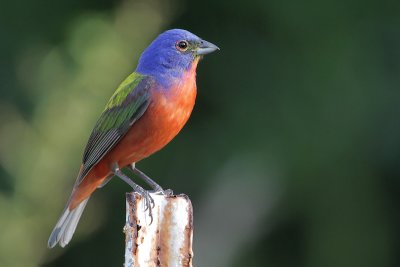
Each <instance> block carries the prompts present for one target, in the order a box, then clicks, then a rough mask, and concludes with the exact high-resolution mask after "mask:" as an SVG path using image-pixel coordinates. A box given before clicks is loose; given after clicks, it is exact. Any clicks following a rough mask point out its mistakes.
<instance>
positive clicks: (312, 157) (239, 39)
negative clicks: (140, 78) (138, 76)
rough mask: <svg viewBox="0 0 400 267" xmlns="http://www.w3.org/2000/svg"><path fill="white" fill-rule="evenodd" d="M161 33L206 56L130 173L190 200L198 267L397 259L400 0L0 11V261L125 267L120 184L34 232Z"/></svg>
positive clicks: (46, 5) (362, 266)
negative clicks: (185, 112) (163, 143)
mask: <svg viewBox="0 0 400 267" xmlns="http://www.w3.org/2000/svg"><path fill="white" fill-rule="evenodd" d="M175 27H179V28H185V29H188V30H190V31H192V32H194V33H196V34H197V35H199V36H201V37H203V38H205V39H206V40H209V41H211V42H213V43H215V44H217V45H218V46H220V48H221V51H220V52H218V53H215V54H212V55H210V56H207V57H206V58H205V59H204V60H203V61H202V62H201V64H200V65H199V69H198V100H197V104H196V107H195V110H194V113H193V115H192V117H191V119H190V121H189V123H188V125H187V126H186V127H185V128H184V130H183V131H182V132H181V134H180V135H179V136H178V137H177V138H176V139H175V140H174V141H173V142H172V143H171V144H170V145H168V146H167V147H166V148H165V149H164V150H162V151H161V152H159V153H158V154H156V155H154V156H152V157H151V158H149V159H147V160H145V161H143V162H141V163H139V164H138V166H139V167H140V168H141V169H142V170H143V171H145V172H146V173H148V174H149V175H150V176H151V177H153V178H155V179H156V180H157V181H159V183H160V184H161V185H163V186H164V187H167V188H172V189H174V191H175V192H176V193H186V194H188V195H189V196H190V197H191V199H192V202H193V205H194V211H195V235H194V238H195V244H194V252H195V258H194V263H195V266H197V267H205V266H207V267H214V266H215V267H228V266H229V267H232V266H237V267H242V266H271V267H272V266H274V267H292V266H313V267H321V266H324V267H338V266H351V267H358V266H359V267H367V266H374V267H375V266H384V267H386V266H388V267H391V266H400V230H399V225H400V216H399V214H400V211H399V209H398V203H399V201H400V105H399V99H400V2H399V1H369V0H353V1H337V0H335V1H334V0H328V1H277V0H258V1H238V0H232V1H215V0H202V1H183V0H174V1H165V0H151V1H144V0H143V1H141V0H118V1H107V0H84V1H81V0H58V1H52V0H39V1H29V0H19V1H14V0H2V1H1V2H0V59H1V60H0V266H4V267H14V266H15V267H20V266H21V267H22V266H23V267H27V266H43V267H52V266H59V267H62V266H77V267H78V266H97V267H101V266H122V263H123V256H124V252H123V250H124V235H123V233H122V227H123V225H124V214H125V197H124V193H125V192H126V191H129V188H128V187H127V186H126V185H125V184H123V183H122V182H121V181H119V180H114V181H112V182H111V183H109V184H108V185H107V187H106V188H105V189H103V190H99V191H97V192H96V193H95V195H94V197H93V198H92V199H91V201H90V202H89V205H88V207H87V208H86V211H85V213H84V215H83V218H82V220H81V223H80V225H79V226H78V230H77V233H76V234H75V236H74V238H73V240H72V243H71V244H70V245H69V246H68V247H66V248H64V249H60V248H56V249H53V250H48V249H47V247H46V244H47V238H48V236H49V234H50V232H51V230H52V228H53V226H54V224H55V222H56V220H57V219H58V216H59V215H60V213H61V211H62V209H63V206H64V204H65V202H66V200H67V198H68V196H69V193H70V190H71V188H72V185H73V183H74V181H75V177H76V174H77V171H78V168H79V163H80V160H81V155H82V151H83V148H84V146H85V143H86V141H87V138H88V136H89V134H90V131H91V129H92V127H93V125H94V123H95V121H96V118H97V116H98V115H99V114H100V112H101V111H102V109H103V107H104V105H105V103H106V101H107V100H108V98H109V96H110V95H111V94H112V92H113V91H114V90H115V88H116V86H117V85H118V84H119V82H120V81H121V80H122V79H123V78H124V77H126V76H127V75H128V74H129V73H130V72H132V71H133V70H134V68H135V66H136V62H137V59H138V57H139V56H140V52H141V51H142V50H143V49H144V48H145V47H146V46H147V45H148V44H149V42H150V41H151V40H152V39H153V38H155V37H156V36H157V35H158V34H159V33H160V32H162V31H164V30H166V29H169V28H175Z"/></svg>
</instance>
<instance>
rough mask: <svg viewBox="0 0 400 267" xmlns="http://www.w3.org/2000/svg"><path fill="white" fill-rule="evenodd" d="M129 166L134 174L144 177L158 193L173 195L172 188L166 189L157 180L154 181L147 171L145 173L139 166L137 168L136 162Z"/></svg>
mask: <svg viewBox="0 0 400 267" xmlns="http://www.w3.org/2000/svg"><path fill="white" fill-rule="evenodd" d="M129 168H130V169H131V170H132V172H133V173H134V174H136V175H137V176H139V178H140V179H142V180H143V181H145V182H146V183H147V184H148V185H149V186H150V187H151V188H153V190H154V191H155V192H156V193H161V194H163V195H167V196H171V195H173V192H172V190H171V189H167V190H164V189H163V188H162V187H161V186H160V185H159V184H157V183H156V182H154V181H153V179H151V178H150V177H149V176H147V175H146V174H145V173H143V172H142V171H140V170H139V169H138V168H136V165H135V163H132V164H131V165H130V166H129Z"/></svg>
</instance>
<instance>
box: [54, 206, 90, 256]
mask: <svg viewBox="0 0 400 267" xmlns="http://www.w3.org/2000/svg"><path fill="white" fill-rule="evenodd" d="M88 200H89V198H87V199H85V200H83V201H82V202H81V203H79V205H78V206H77V207H76V208H74V209H73V210H70V209H69V207H68V206H69V205H67V207H66V208H65V210H64V212H63V214H62V215H61V217H60V219H59V220H58V222H57V224H56V226H55V227H54V230H53V232H51V235H50V238H49V241H48V243H47V246H48V247H49V248H53V247H54V246H55V245H57V243H60V246H61V247H65V246H66V245H67V244H68V243H69V241H71V238H72V236H73V235H74V232H75V229H76V226H77V225H78V222H79V219H80V218H81V215H82V212H83V210H84V209H85V206H86V203H87V202H88Z"/></svg>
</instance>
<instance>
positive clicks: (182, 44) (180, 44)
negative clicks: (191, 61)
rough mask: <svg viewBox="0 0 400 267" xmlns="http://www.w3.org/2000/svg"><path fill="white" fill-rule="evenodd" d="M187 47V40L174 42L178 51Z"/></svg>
mask: <svg viewBox="0 0 400 267" xmlns="http://www.w3.org/2000/svg"><path fill="white" fill-rule="evenodd" d="M188 47H189V43H188V42H187V41H184V40H183V41H178V42H177V43H176V48H177V49H178V50H180V51H186V50H187V49H188Z"/></svg>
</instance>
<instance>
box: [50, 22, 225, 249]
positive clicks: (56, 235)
mask: <svg viewBox="0 0 400 267" xmlns="http://www.w3.org/2000/svg"><path fill="white" fill-rule="evenodd" d="M218 49H219V48H218V47H217V46H215V45H214V44H212V43H210V42H207V41H205V40H202V39H201V38H199V37H197V36H196V35H194V34H192V33H190V32H188V31H186V30H181V29H173V30H168V31H166V32H164V33H162V34H160V35H159V36H158V37H157V38H156V39H155V40H154V41H153V42H152V43H151V44H150V45H149V46H148V47H147V48H146V49H145V50H144V52H143V53H142V55H141V57H140V59H139V62H138V65H137V68H136V70H135V72H133V73H132V74H130V75H129V76H128V77H127V78H126V79H125V80H124V81H123V82H122V83H121V84H120V85H119V87H118V88H117V90H116V91H115V93H114V94H113V95H112V96H111V98H110V100H109V101H108V103H107V105H106V107H105V109H104V111H103V112H102V114H101V115H100V118H99V119H98V120H97V123H96V125H95V126H94V129H93V131H92V133H91V135H90V137H89V140H88V142H87V145H86V148H85V151H84V153H83V159H82V164H81V167H80V171H79V174H78V177H77V180H76V182H75V185H74V188H73V190H72V193H71V196H70V198H69V200H68V202H67V205H66V207H65V209H64V211H63V213H62V215H61V217H60V219H59V220H58V222H57V224H56V226H55V228H54V230H53V232H52V233H51V235H50V238H49V241H48V247H49V248H52V247H54V246H55V245H56V244H57V243H59V244H60V246H61V247H64V246H65V245H67V244H68V243H69V241H70V240H71V238H72V236H73V234H74V232H75V229H76V226H77V224H78V221H79V218H80V217H81V215H82V212H83V210H84V208H85V206H86V203H87V202H88V200H89V198H90V195H91V194H92V193H93V192H94V191H95V190H96V189H97V188H100V187H102V186H103V185H105V184H106V183H107V182H108V181H109V180H110V179H111V177H113V176H116V177H119V178H121V179H122V180H124V181H125V182H127V183H128V184H129V185H131V186H132V188H133V190H134V191H136V192H138V193H139V194H141V195H142V196H143V197H144V200H145V203H146V209H148V210H149V213H150V214H151V207H152V198H151V196H150V195H149V192H148V191H146V190H145V189H143V188H142V187H140V186H139V185H137V184H135V183H134V182H133V181H132V180H131V179H130V178H129V177H128V176H126V175H125V174H124V173H123V172H122V171H121V169H122V168H124V167H128V168H130V169H131V170H132V171H133V173H134V174H136V175H137V176H139V177H140V178H142V179H143V180H144V181H145V182H147V183H148V184H149V185H150V186H151V187H152V188H153V189H154V190H155V191H156V192H160V193H162V194H165V193H166V191H164V190H163V189H162V188H161V186H159V185H158V184H157V183H155V182H154V181H153V180H152V179H150V178H149V177H148V176H146V175H145V174H144V173H143V172H141V171H140V170H138V169H137V168H136V167H135V163H136V162H138V161H140V160H142V159H144V158H146V157H148V156H150V155H151V154H153V153H154V152H156V151H158V150H160V149H161V148H163V147H164V146H165V145H166V144H167V143H168V142H170V141H171V140H172V139H173V138H174V137H175V136H176V135H177V134H178V132H179V131H180V130H181V129H182V127H183V126H184V125H185V123H186V121H187V120H188V119H189V116H190V114H191V112H192V109H193V106H194V103H195V98H196V90H197V89H196V68H197V64H198V62H199V60H200V58H201V57H202V56H203V55H206V54H208V53H211V52H214V51H216V50H218Z"/></svg>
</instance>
